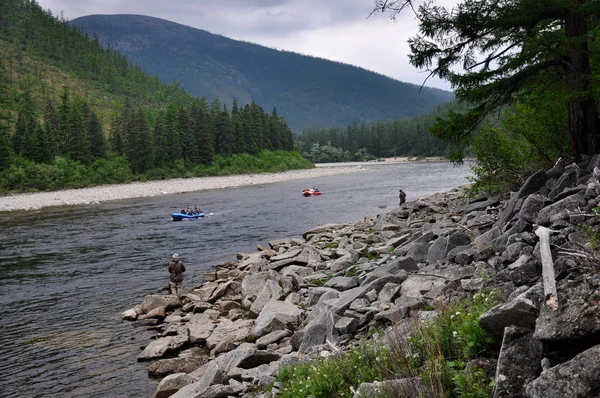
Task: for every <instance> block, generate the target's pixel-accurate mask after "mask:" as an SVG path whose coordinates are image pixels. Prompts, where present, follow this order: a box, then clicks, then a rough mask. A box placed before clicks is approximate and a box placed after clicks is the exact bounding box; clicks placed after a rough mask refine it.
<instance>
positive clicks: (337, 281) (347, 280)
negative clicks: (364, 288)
mask: <svg viewBox="0 0 600 398" xmlns="http://www.w3.org/2000/svg"><path fill="white" fill-rule="evenodd" d="M323 286H324V287H330V288H333V289H336V290H341V291H344V290H348V289H352V288H353V287H356V286H358V281H357V280H356V278H351V277H346V276H335V277H333V278H331V279H330V280H328V281H327V282H325V284H324V285H323Z"/></svg>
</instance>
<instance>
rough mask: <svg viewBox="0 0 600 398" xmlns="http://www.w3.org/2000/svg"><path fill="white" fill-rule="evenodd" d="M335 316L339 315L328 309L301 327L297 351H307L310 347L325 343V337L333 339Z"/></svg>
mask: <svg viewBox="0 0 600 398" xmlns="http://www.w3.org/2000/svg"><path fill="white" fill-rule="evenodd" d="M336 318H339V317H338V316H337V315H334V314H333V313H332V312H331V311H328V312H325V313H323V314H322V315H321V316H319V317H318V318H316V319H313V320H312V321H310V323H309V324H308V325H306V326H305V327H304V329H303V331H304V334H303V335H302V342H301V343H300V347H299V348H298V352H301V353H307V352H309V351H310V349H311V348H313V347H315V346H318V345H321V344H323V343H325V340H326V339H329V340H333V330H334V329H333V327H334V325H335V323H336Z"/></svg>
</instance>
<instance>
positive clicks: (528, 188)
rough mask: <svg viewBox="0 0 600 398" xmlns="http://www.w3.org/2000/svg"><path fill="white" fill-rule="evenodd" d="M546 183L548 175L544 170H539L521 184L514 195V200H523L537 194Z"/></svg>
mask: <svg viewBox="0 0 600 398" xmlns="http://www.w3.org/2000/svg"><path fill="white" fill-rule="evenodd" d="M546 181H548V175H547V174H546V172H545V171H544V170H539V171H537V172H536V173H534V174H532V175H531V176H529V178H528V179H527V180H526V181H525V182H524V183H523V185H522V186H521V188H520V189H519V191H518V192H517V194H516V199H520V198H524V197H526V196H529V195H531V194H532V193H535V192H537V191H538V190H539V189H540V188H541V187H543V186H544V184H545V183H546Z"/></svg>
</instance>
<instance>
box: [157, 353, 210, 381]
mask: <svg viewBox="0 0 600 398" xmlns="http://www.w3.org/2000/svg"><path fill="white" fill-rule="evenodd" d="M188 351H191V350H188ZM206 362H208V355H205V354H202V353H201V350H200V349H198V348H196V349H195V351H192V353H187V354H185V353H184V352H182V353H181V354H180V356H178V357H176V358H165V359H159V360H158V361H156V362H154V363H151V364H150V366H148V376H150V377H153V378H161V377H165V376H168V375H171V374H175V373H191V372H193V371H194V370H196V369H198V368H199V367H201V366H202V365H204V364H205V363H206Z"/></svg>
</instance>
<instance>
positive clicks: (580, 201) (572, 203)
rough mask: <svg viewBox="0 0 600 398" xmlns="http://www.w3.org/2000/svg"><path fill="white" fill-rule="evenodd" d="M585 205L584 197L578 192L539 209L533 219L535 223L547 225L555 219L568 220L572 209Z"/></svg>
mask: <svg viewBox="0 0 600 398" xmlns="http://www.w3.org/2000/svg"><path fill="white" fill-rule="evenodd" d="M585 205H586V201H585V199H584V198H583V196H581V195H579V194H576V195H572V196H569V197H566V198H564V199H562V200H559V201H558V202H556V203H553V204H551V205H549V206H546V207H544V208H543V209H542V210H540V212H539V213H538V214H537V217H536V219H535V223H536V224H539V225H546V226H547V225H550V224H551V223H553V222H556V221H560V220H568V219H569V214H570V213H571V212H572V211H573V210H574V209H577V208H578V207H582V208H583V207H585Z"/></svg>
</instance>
